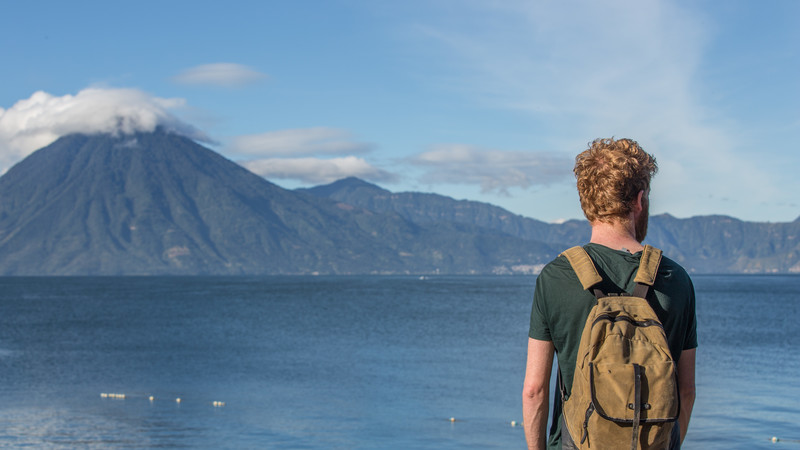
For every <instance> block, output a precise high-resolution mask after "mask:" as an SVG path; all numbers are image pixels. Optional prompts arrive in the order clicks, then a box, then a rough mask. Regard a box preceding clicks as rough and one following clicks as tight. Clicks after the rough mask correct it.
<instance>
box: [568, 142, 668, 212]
mask: <svg viewBox="0 0 800 450" xmlns="http://www.w3.org/2000/svg"><path fill="white" fill-rule="evenodd" d="M657 171H658V166H657V165H656V159H655V158H654V157H653V156H652V155H650V154H648V153H646V152H645V151H644V150H642V148H641V147H640V146H639V144H638V143H636V141H634V140H631V139H617V140H615V139H613V138H611V139H595V140H594V141H593V142H592V143H590V144H589V148H588V149H587V150H585V151H584V152H583V153H581V154H579V155H578V156H577V157H575V169H574V172H575V177H576V178H577V180H578V194H579V195H580V199H581V208H583V213H584V215H586V218H587V219H589V222H595V221H600V222H609V221H612V220H614V219H619V218H622V219H624V218H626V217H628V215H629V214H630V212H631V210H632V208H633V205H634V202H635V201H636V197H637V195H638V194H639V192H640V191H645V192H647V191H648V189H650V180H651V179H652V177H653V175H655V173H656V172H657Z"/></svg>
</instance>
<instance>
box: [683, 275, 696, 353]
mask: <svg viewBox="0 0 800 450" xmlns="http://www.w3.org/2000/svg"><path fill="white" fill-rule="evenodd" d="M687 306H688V307H687V308H686V314H687V317H686V323H687V326H686V337H685V338H684V341H683V342H684V344H683V350H690V349H693V348H697V312H696V311H695V296H694V284H692V280H691V279H689V304H688V305H687Z"/></svg>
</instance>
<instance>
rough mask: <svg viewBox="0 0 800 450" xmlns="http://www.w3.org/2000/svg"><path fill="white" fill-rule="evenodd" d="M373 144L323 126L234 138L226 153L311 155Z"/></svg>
mask: <svg viewBox="0 0 800 450" xmlns="http://www.w3.org/2000/svg"><path fill="white" fill-rule="evenodd" d="M371 149H372V146H371V145H369V144H365V143H362V142H355V141H353V139H352V136H351V134H350V133H348V132H347V131H344V130H339V129H335V128H326V127H315V128H304V129H294V130H281V131H272V132H268V133H261V134H251V135H246V136H239V137H236V138H234V139H233V140H232V141H231V143H230V145H228V146H227V147H226V151H227V152H228V153H234V154H240V155H259V156H311V155H319V154H328V155H331V154H333V155H345V154H353V153H365V152H368V151H370V150H371Z"/></svg>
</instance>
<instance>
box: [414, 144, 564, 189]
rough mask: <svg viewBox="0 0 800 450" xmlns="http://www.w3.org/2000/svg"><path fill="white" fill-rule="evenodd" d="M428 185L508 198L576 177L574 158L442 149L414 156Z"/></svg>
mask: <svg viewBox="0 0 800 450" xmlns="http://www.w3.org/2000/svg"><path fill="white" fill-rule="evenodd" d="M409 162H410V163H411V164H413V165H416V166H420V167H423V168H424V169H426V170H427V172H426V173H425V174H424V175H423V180H422V181H424V182H427V183H432V184H434V183H447V184H476V185H480V186H481V190H482V191H483V192H499V193H502V194H508V190H509V189H510V188H523V189H527V188H529V187H531V186H546V185H549V184H552V183H555V182H559V181H562V180H563V179H564V178H566V177H571V176H572V170H571V169H572V164H573V161H572V159H571V158H568V157H566V156H563V155H560V154H554V153H543V152H519V151H502V150H483V149H479V148H476V147H471V146H468V145H440V146H437V147H435V148H434V149H432V150H430V151H428V152H425V153H421V154H419V155H417V156H414V157H413V158H411V159H410V160H409Z"/></svg>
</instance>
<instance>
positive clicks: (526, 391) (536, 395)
mask: <svg viewBox="0 0 800 450" xmlns="http://www.w3.org/2000/svg"><path fill="white" fill-rule="evenodd" d="M554 352H555V348H554V347H553V343H552V342H551V341H540V340H536V339H531V338H528V363H527V366H526V369H525V383H524V385H523V388H522V418H523V421H524V425H525V438H526V439H527V441H528V449H531V450H534V449H535V450H540V449H541V450H543V449H544V448H545V446H546V444H547V414H548V411H549V397H550V371H551V370H552V368H553V353H554Z"/></svg>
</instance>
